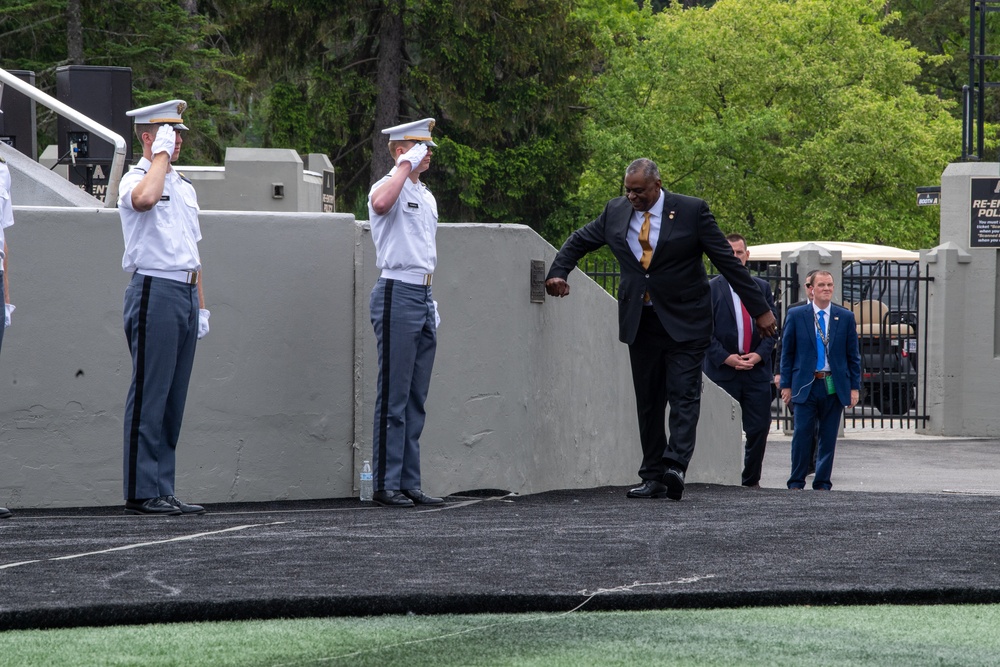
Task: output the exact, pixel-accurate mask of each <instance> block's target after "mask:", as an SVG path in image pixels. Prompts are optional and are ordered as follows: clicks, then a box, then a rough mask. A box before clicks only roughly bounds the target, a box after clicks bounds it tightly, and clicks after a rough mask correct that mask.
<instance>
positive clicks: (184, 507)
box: [163, 496, 205, 514]
mask: <svg viewBox="0 0 1000 667" xmlns="http://www.w3.org/2000/svg"><path fill="white" fill-rule="evenodd" d="M163 499H164V500H166V501H167V502H168V503H170V504H171V505H173V506H174V507H176V508H177V509H179V510H180V511H181V514H204V513H205V508H204V507H202V506H201V505H189V504H188V503H185V502H183V501H180V500H178V499H177V497H176V496H164V498H163Z"/></svg>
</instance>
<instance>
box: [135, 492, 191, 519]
mask: <svg viewBox="0 0 1000 667" xmlns="http://www.w3.org/2000/svg"><path fill="white" fill-rule="evenodd" d="M180 513H181V511H180V510H179V509H177V508H176V507H174V506H173V505H171V504H170V503H168V502H167V499H166V498H164V497H162V496H161V497H159V498H149V499H147V500H126V501H125V514H153V515H159V516H177V515H179V514H180Z"/></svg>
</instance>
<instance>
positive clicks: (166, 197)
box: [160, 195, 170, 201]
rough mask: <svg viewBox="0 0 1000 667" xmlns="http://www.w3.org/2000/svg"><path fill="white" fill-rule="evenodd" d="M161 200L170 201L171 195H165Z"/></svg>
mask: <svg viewBox="0 0 1000 667" xmlns="http://www.w3.org/2000/svg"><path fill="white" fill-rule="evenodd" d="M160 201H170V195H163V196H162V197H160Z"/></svg>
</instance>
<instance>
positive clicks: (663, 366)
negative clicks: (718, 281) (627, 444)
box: [545, 158, 777, 500]
mask: <svg viewBox="0 0 1000 667" xmlns="http://www.w3.org/2000/svg"><path fill="white" fill-rule="evenodd" d="M624 187H625V196H623V197H616V198H615V199H612V200H611V201H609V202H608V203H607V205H606V206H605V207H604V211H603V212H602V213H601V215H600V216H598V218H597V219H596V220H593V221H592V222H590V223H588V224H587V225H585V226H584V227H581V228H580V229H578V230H576V231H575V232H573V234H571V235H570V237H569V238H568V239H566V242H565V243H564V244H563V247H562V248H561V249H560V250H559V253H558V254H557V255H556V258H555V260H553V262H552V267H551V268H550V269H549V274H548V276H546V281H545V289H546V291H547V292H548V293H549V294H550V295H551V296H559V297H563V296H566V295H567V294H569V284H568V283H567V282H566V277H567V276H568V275H569V273H570V271H572V270H573V269H574V268H575V267H576V265H577V262H579V261H580V259H581V258H582V257H583V256H584V255H586V254H587V253H588V252H591V251H593V250H597V249H598V248H600V247H601V246H604V245H607V246H608V247H609V248H610V249H611V252H612V253H614V255H615V257H616V258H617V259H618V263H619V265H620V267H621V269H620V270H621V284H620V286H619V288H618V337H619V339H620V340H621V341H622V342H623V343H626V344H627V345H628V346H629V359H630V362H631V366H632V382H633V385H634V387H635V398H636V408H637V412H638V417H639V441H640V443H641V444H642V465H641V467H640V468H639V477H640V478H641V479H642V480H643V482H642V484H641V485H640V486H638V487H636V488H634V489H631V490H630V491H629V492H628V494H627V495H628V497H629V498H662V497H664V496H666V497H668V498H671V499H673V500H680V499H681V496H682V494H683V493H684V475H685V472H686V471H687V467H688V463H689V462H690V461H691V455H692V454H693V453H694V446H695V429H696V427H697V425H698V416H699V413H700V410H701V364H702V360H703V359H704V357H705V350H707V349H708V342H709V338H710V337H711V335H712V299H711V296H710V295H709V288H708V277H707V275H706V274H705V267H704V265H703V263H702V256H703V255H707V256H708V258H709V259H710V260H711V261H712V263H713V264H715V266H716V267H717V268H718V269H719V271H720V272H721V273H722V275H724V276H726V278H727V280H729V282H730V284H731V285H733V288H734V289H735V290H736V293H737V294H739V295H740V298H741V299H743V300H744V301H745V302H746V304H747V309H748V310H749V311H750V313H751V315H753V316H754V318H755V319H756V322H757V326H758V327H759V328H760V329H761V331H762V332H763V333H764V334H765V335H768V336H773V335H775V333H776V331H777V322H776V320H775V317H774V313H772V312H771V310H770V308H769V307H768V304H767V301H766V300H765V299H764V297H763V295H761V293H760V290H759V289H757V284H756V283H754V281H753V280H752V279H751V278H750V274H749V273H748V272H747V270H746V268H745V267H744V266H743V265H742V264H740V262H739V260H738V259H736V257H734V256H733V251H732V248H731V247H730V246H729V243H727V242H726V237H725V236H723V235H722V232H721V231H719V227H718V225H716V223H715V218H714V217H713V216H712V213H711V211H709V209H708V204H706V203H705V202H704V201H703V200H701V199H696V198H694V197H687V196H684V195H678V194H674V193H671V192H667V191H665V190H663V189H662V187H661V183H660V171H659V168H658V167H657V166H656V163H655V162H653V161H652V160H648V159H646V158H641V159H639V160H636V161H634V162H632V164H630V165H629V166H628V168H627V169H626V170H625V184H624ZM668 401H669V403H670V441H669V443H668V441H667V436H666V431H665V429H664V421H665V417H666V406H667V403H668Z"/></svg>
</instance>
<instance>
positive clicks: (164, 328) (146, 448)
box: [123, 273, 198, 500]
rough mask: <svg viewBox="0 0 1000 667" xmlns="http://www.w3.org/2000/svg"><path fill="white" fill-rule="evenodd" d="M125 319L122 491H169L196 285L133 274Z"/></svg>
mask: <svg viewBox="0 0 1000 667" xmlns="http://www.w3.org/2000/svg"><path fill="white" fill-rule="evenodd" d="M124 318H125V338H126V340H127V341H128V347H129V351H130V352H131V353H132V385H131V386H130V387H129V390H128V396H127V398H126V399H125V453H124V461H123V463H124V496H125V499H126V500H130V499H131V500H141V499H145V498H156V497H158V496H172V495H174V470H175V453H176V449H177V440H178V437H179V436H180V432H181V420H182V419H183V417H184V403H185V401H186V400H187V390H188V382H189V381H190V379H191V367H192V365H193V364H194V350H195V345H196V343H197V340H198V287H197V286H196V285H187V284H184V283H181V282H178V281H175V280H168V279H166V278H153V277H150V276H143V275H140V274H138V273H136V274H133V276H132V280H131V282H130V283H129V285H128V287H127V288H126V289H125V308H124Z"/></svg>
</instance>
